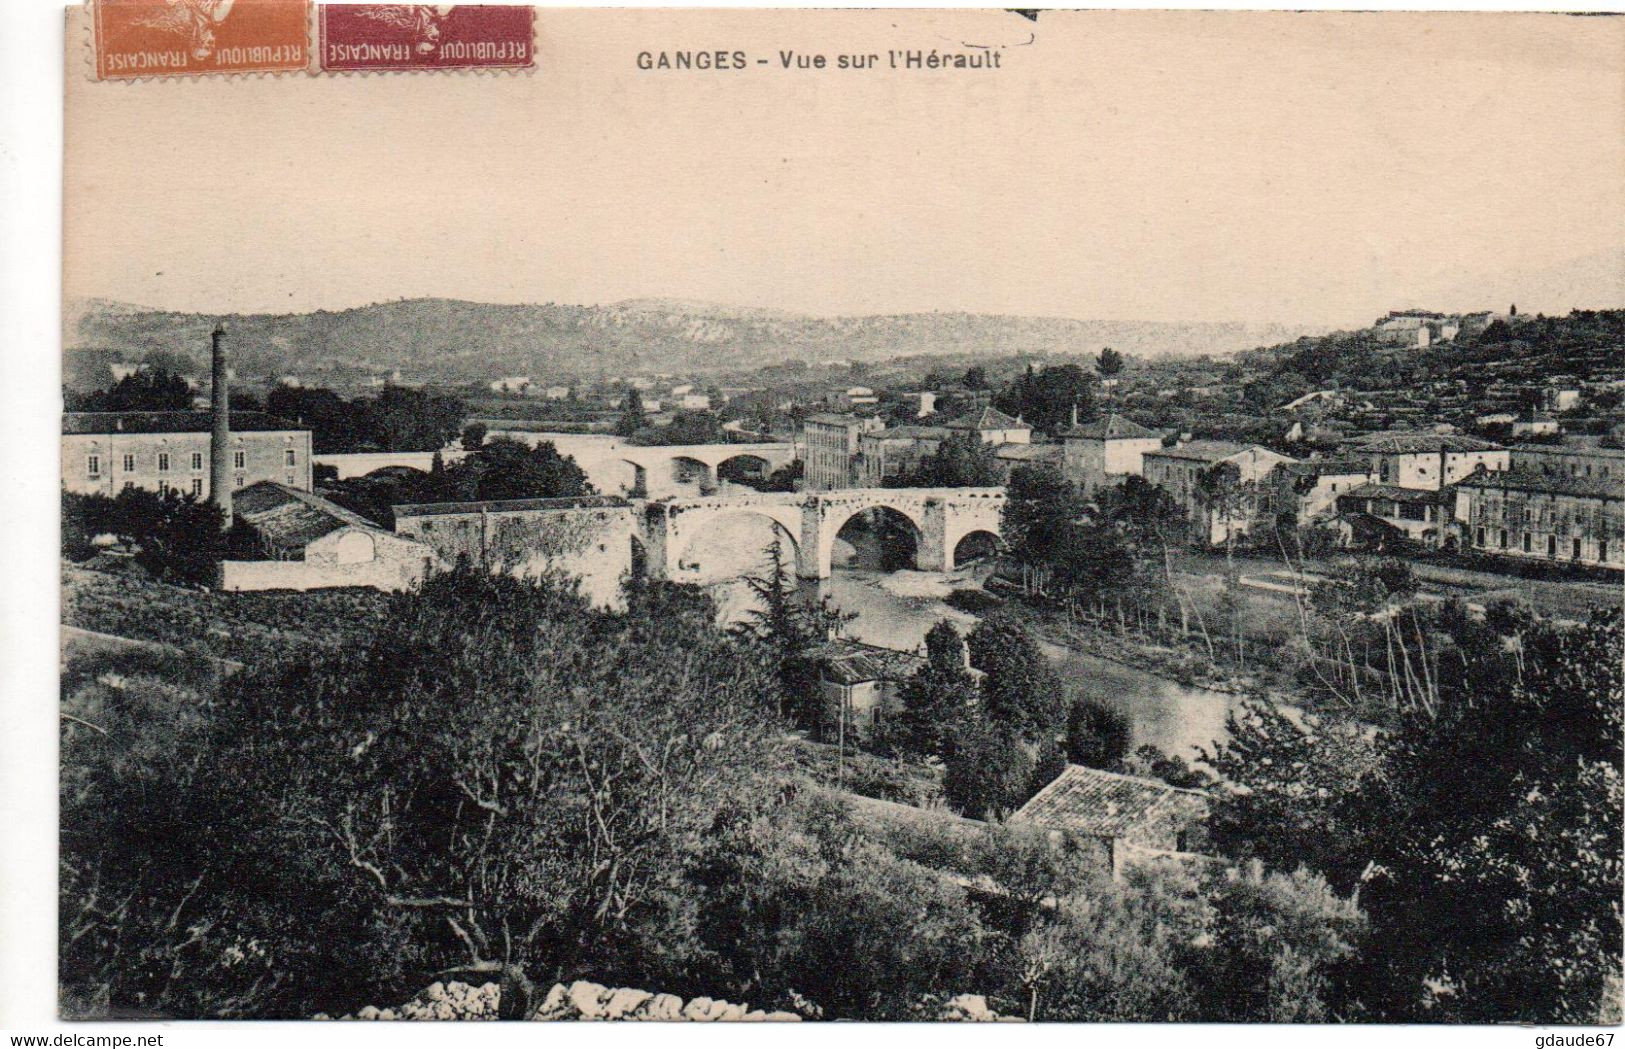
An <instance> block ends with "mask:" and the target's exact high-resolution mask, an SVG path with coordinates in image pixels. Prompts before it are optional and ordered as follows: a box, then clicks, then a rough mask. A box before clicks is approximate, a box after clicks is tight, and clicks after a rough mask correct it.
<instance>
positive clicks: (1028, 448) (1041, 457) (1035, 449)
mask: <svg viewBox="0 0 1625 1049" xmlns="http://www.w3.org/2000/svg"><path fill="white" fill-rule="evenodd" d="M1065 454H1066V452H1065V449H1063V448H1062V447H1061V446H1060V445H1058V444H1020V443H1016V442H1011V443H1009V444H1001V445H999V446H998V447H996V448H994V449H993V455H994V456H995V457H996V458H999V459H1006V460H1009V461H1012V462H1022V463H1058V462H1060V461H1061V460H1062V458H1063V457H1064V456H1065Z"/></svg>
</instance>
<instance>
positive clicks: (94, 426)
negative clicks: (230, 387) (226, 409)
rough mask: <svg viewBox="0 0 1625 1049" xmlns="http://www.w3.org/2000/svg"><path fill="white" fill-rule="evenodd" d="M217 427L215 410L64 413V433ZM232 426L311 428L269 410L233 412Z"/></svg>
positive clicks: (250, 429) (248, 430) (244, 430)
mask: <svg viewBox="0 0 1625 1049" xmlns="http://www.w3.org/2000/svg"><path fill="white" fill-rule="evenodd" d="M213 426H214V415H213V413H212V412H207V411H196V412H191V411H188V412H63V413H62V432H63V433H64V434H103V433H107V434H112V433H208V432H209V431H210V429H212V428H213ZM231 428H232V430H233V431H234V432H237V433H251V432H255V431H265V430H291V431H296V432H297V431H303V430H309V429H310V427H308V426H301V425H300V424H299V423H296V422H292V421H290V420H288V419H283V418H281V417H279V416H275V415H270V414H267V413H266V412H239V411H233V412H232V413H231Z"/></svg>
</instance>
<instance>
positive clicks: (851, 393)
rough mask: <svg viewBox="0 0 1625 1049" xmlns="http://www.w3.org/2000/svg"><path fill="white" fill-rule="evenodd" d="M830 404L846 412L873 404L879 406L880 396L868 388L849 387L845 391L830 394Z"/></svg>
mask: <svg viewBox="0 0 1625 1049" xmlns="http://www.w3.org/2000/svg"><path fill="white" fill-rule="evenodd" d="M829 403H830V404H832V405H834V406H835V407H837V408H841V409H846V410H850V409H852V408H863V407H867V406H869V405H872V404H879V403H880V395H879V394H877V393H875V391H874V390H872V389H870V388H869V387H867V386H848V387H847V388H846V389H844V390H837V391H836V392H834V393H832V394H830V396H829Z"/></svg>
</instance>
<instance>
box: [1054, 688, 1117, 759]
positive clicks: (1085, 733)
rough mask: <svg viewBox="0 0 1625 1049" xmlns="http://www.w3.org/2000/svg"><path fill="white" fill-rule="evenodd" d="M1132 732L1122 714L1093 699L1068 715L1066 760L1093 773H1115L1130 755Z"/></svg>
mask: <svg viewBox="0 0 1625 1049" xmlns="http://www.w3.org/2000/svg"><path fill="white" fill-rule="evenodd" d="M1132 740H1133V728H1132V725H1131V723H1130V722H1129V719H1128V718H1127V717H1125V716H1124V715H1123V714H1122V712H1120V711H1118V710H1116V709H1114V708H1112V707H1109V706H1107V705H1106V704H1104V703H1101V702H1098V701H1096V700H1091V699H1079V700H1076V701H1074V702H1073V704H1072V706H1071V708H1070V709H1069V710H1068V711H1067V719H1066V756H1067V760H1068V761H1071V762H1073V763H1074V764H1078V765H1087V766H1088V767H1090V768H1093V769H1115V768H1116V767H1117V766H1118V765H1119V764H1120V763H1121V762H1122V760H1123V758H1124V757H1126V756H1127V755H1128V750H1129V744H1130V743H1131V742H1132Z"/></svg>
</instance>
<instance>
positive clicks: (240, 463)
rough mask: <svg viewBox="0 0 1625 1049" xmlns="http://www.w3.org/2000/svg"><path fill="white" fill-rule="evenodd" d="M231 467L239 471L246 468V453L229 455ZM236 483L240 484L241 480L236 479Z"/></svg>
mask: <svg viewBox="0 0 1625 1049" xmlns="http://www.w3.org/2000/svg"><path fill="white" fill-rule="evenodd" d="M231 465H232V466H234V467H236V468H237V469H239V470H242V469H246V468H247V466H248V453H247V452H232V453H231ZM237 483H238V484H242V483H243V479H242V478H241V477H239V478H237Z"/></svg>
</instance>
